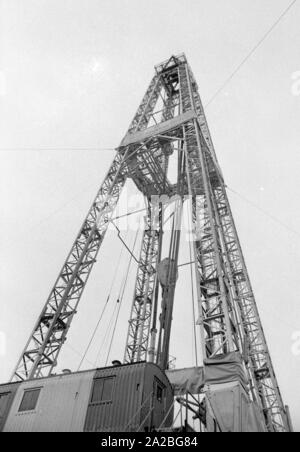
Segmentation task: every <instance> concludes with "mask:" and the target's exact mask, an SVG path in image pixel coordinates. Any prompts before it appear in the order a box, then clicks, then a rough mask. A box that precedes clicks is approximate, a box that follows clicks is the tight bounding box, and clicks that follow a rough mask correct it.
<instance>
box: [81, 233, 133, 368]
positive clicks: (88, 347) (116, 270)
mask: <svg viewBox="0 0 300 452" xmlns="http://www.w3.org/2000/svg"><path fill="white" fill-rule="evenodd" d="M127 235H128V232H127ZM123 250H124V248H122V249H121V251H120V254H119V258H118V261H117V262H118V264H117V265H116V268H115V272H114V275H113V278H112V282H111V285H110V290H109V293H108V296H107V299H106V303H105V305H104V307H103V309H102V312H101V315H100V318H99V320H98V322H97V325H96V326H95V328H94V331H93V334H92V336H91V339H90V341H89V343H88V345H87V347H86V350H85V352H84V354H83V357H82V359H81V361H80V363H79V366H78V369H77V371H79V370H80V369H81V366H82V364H83V362H84V360H85V358H86V355H87V353H88V351H89V349H90V347H91V345H92V342H93V340H94V338H95V336H96V333H97V331H98V328H99V326H100V323H101V320H102V318H103V316H104V313H105V310H106V308H107V305H108V302H109V300H110V297H111V292H112V289H113V286H114V283H115V280H116V276H117V273H118V270H119V267H120V263H121V259H122V255H123Z"/></svg>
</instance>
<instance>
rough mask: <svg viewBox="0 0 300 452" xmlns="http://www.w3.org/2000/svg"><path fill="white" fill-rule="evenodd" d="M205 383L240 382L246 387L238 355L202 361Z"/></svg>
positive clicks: (232, 354) (244, 375)
mask: <svg viewBox="0 0 300 452" xmlns="http://www.w3.org/2000/svg"><path fill="white" fill-rule="evenodd" d="M204 369H205V383H206V384H220V383H230V382H232V381H240V382H241V383H242V384H243V385H247V383H248V381H247V377H246V374H245V371H244V367H243V363H242V358H241V355H240V354H239V353H228V354H227V355H222V356H218V357H216V358H212V359H206V360H205V361H204Z"/></svg>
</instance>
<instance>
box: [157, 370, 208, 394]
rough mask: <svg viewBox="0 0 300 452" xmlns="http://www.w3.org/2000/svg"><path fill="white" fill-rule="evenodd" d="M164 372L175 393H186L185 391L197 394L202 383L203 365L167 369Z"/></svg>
mask: <svg viewBox="0 0 300 452" xmlns="http://www.w3.org/2000/svg"><path fill="white" fill-rule="evenodd" d="M166 374H167V377H168V379H169V381H170V383H171V385H172V386H173V389H174V392H175V395H180V394H186V393H187V392H190V393H191V394H199V393H200V391H201V388H202V387H203V385H204V369H203V367H191V368H188V369H176V370H168V371H166Z"/></svg>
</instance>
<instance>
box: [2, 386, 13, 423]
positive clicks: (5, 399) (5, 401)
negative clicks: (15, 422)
mask: <svg viewBox="0 0 300 452" xmlns="http://www.w3.org/2000/svg"><path fill="white" fill-rule="evenodd" d="M10 394H11V393H10V392H6V393H5V394H0V418H1V417H2V416H4V414H5V411H6V408H7V404H8V400H9V396H10Z"/></svg>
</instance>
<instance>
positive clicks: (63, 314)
mask: <svg viewBox="0 0 300 452" xmlns="http://www.w3.org/2000/svg"><path fill="white" fill-rule="evenodd" d="M159 102H161V104H162V107H161V109H160V110H158V111H157V104H158V103H159ZM151 122H152V123H154V126H152V127H150V126H151ZM165 124H166V125H167V126H164V125H165ZM162 126H163V127H162ZM141 136H143V138H140V137H141ZM174 141H175V142H177V143H180V148H181V149H182V146H183V149H184V153H185V159H186V161H185V164H186V174H185V176H184V190H183V192H184V193H183V192H181V193H180V194H181V195H182V194H188V195H190V196H191V198H192V223H193V230H194V240H193V250H194V257H195V274H196V282H197V294H198V309H199V325H200V335H201V341H202V347H203V355H204V357H206V358H211V357H215V356H218V355H222V354H224V353H227V352H230V351H239V352H240V353H241V354H242V356H243V358H244V366H245V370H246V371H247V372H248V376H249V381H250V389H249V392H250V394H251V395H252V398H253V399H254V400H256V401H257V402H258V403H259V404H260V406H261V409H262V411H263V413H264V415H265V419H266V425H267V427H268V429H269V431H287V430H288V425H287V420H286V413H285V408H284V405H283V401H282V398H281V394H280V391H279V388H278V383H277V380H276V376H275V372H274V369H273V366H272V362H271V358H270V353H269V350H268V347H267V343H266V339H265V335H264V332H263V328H262V325H261V322H260V318H259V313H258V310H257V306H256V303H255V299H254V295H253V291H252V287H251V284H250V280H249V276H248V273H247V269H246V265H245V261H244V257H243V254H242V249H241V246H240V242H239V239H238V236H237V232H236V228H235V225H234V221H233V217H232V213H231V210H230V206H229V202H228V198H227V194H226V189H225V184H224V180H223V176H222V173H221V169H220V167H219V164H218V161H217V157H216V153H215V149H214V146H213V142H212V139H211V135H210V132H209V128H208V124H207V121H206V117H205V114H204V110H203V106H202V103H201V99H200V96H199V92H198V87H197V84H196V81H195V79H194V76H193V74H192V71H191V69H190V67H189V65H188V63H187V60H186V58H185V56H184V55H180V56H177V57H171V58H170V59H169V60H167V61H166V62H164V63H161V64H160V65H158V66H156V73H155V75H154V77H153V79H152V81H151V83H150V85H149V87H148V89H147V91H146V94H145V96H144V98H143V100H142V102H141V104H140V106H139V108H138V111H137V113H136V115H135V117H134V119H133V121H132V123H131V125H130V127H129V129H128V132H127V135H126V136H125V138H124V140H123V141H122V143H121V146H120V148H119V150H118V154H117V156H116V158H115V160H114V162H113V164H112V166H111V168H110V170H109V172H108V175H107V177H106V179H105V181H104V183H103V185H102V187H101V189H100V191H99V193H98V195H97V197H96V199H95V202H94V203H93V206H92V208H91V209H90V211H89V213H88V216H87V218H86V220H85V222H84V224H83V227H82V228H81V230H80V232H79V235H78V237H77V239H76V241H75V243H74V245H73V247H72V250H71V252H70V254H69V256H68V258H67V260H66V263H65V264H64V266H63V269H62V271H61V273H60V275H59V277H58V279H57V281H56V284H55V286H54V288H53V290H52V292H51V294H50V297H49V299H48V300H47V303H46V305H45V308H44V309H43V311H42V314H41V316H40V318H39V320H38V322H37V324H36V325H35V328H34V331H33V333H32V335H31V337H30V339H29V341H28V343H27V345H26V347H25V350H24V352H23V354H22V356H21V359H20V361H19V363H18V365H17V367H16V370H15V373H14V377H13V378H14V380H23V379H27V378H33V377H39V376H44V375H48V374H49V373H50V372H51V370H52V369H53V367H54V366H55V365H56V361H57V357H58V354H59V351H60V349H61V347H62V345H63V343H64V341H65V340H66V336H67V332H68V329H69V327H70V324H71V321H72V319H73V316H74V314H75V313H76V310H77V306H78V303H79V300H80V297H81V295H82V292H83V290H84V287H85V284H86V282H87V279H88V277H89V274H90V272H91V269H92V267H93V264H94V262H95V259H96V256H97V253H98V251H99V248H100V246H101V243H102V241H103V239H104V235H105V232H106V230H107V226H108V223H109V220H110V218H111V215H112V212H113V209H114V207H115V206H116V203H117V201H118V199H119V196H120V193H121V190H122V188H123V185H124V183H125V180H126V177H132V179H133V181H134V182H135V184H136V186H137V187H138V188H139V190H140V191H141V192H142V193H143V194H144V195H145V196H146V198H147V199H148V202H149V201H150V200H151V196H153V195H166V194H167V195H174V194H176V193H178V190H179V187H178V186H177V185H176V184H175V185H173V186H172V185H171V184H170V183H169V181H168V180H167V176H166V174H167V169H168V159H169V156H170V155H171V154H172V152H173V151H174V150H175V147H174V144H173V143H174ZM124 143H125V144H124ZM159 256H160V240H159V233H158V232H157V231H155V230H153V228H152V227H151V210H148V216H147V220H146V228H145V232H144V236H143V243H142V249H141V256H140V263H139V267H138V273H137V280H136V287H135V293H134V299H133V305H132V311H131V318H130V320H129V331H128V341H127V348H126V353H125V361H126V362H133V361H138V360H144V359H147V356H148V353H149V331H150V323H151V317H152V316H153V312H152V309H153V306H152V300H153V296H154V291H155V287H156V266H157V263H158V261H159V259H160V257H159ZM152 345H155V342H153V344H152Z"/></svg>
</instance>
